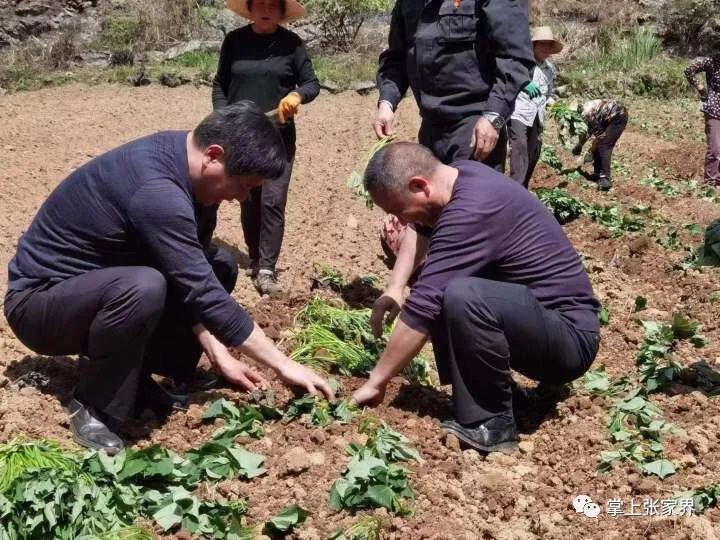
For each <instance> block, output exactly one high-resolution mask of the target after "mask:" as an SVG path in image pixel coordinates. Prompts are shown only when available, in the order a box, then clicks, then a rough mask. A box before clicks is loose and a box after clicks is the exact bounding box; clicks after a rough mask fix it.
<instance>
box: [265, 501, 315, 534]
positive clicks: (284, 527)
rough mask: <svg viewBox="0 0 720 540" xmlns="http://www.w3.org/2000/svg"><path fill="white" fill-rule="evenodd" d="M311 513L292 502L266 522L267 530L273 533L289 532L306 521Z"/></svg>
mask: <svg viewBox="0 0 720 540" xmlns="http://www.w3.org/2000/svg"><path fill="white" fill-rule="evenodd" d="M309 515H310V513H309V512H308V511H307V510H305V509H303V508H301V507H300V506H298V505H297V504H292V505H290V506H287V507H285V508H283V509H282V510H281V511H280V513H278V514H277V515H276V516H275V517H273V518H271V519H270V520H268V521H267V522H266V523H265V530H267V531H269V532H271V533H284V532H289V531H290V530H292V529H293V527H295V526H296V525H299V524H300V523H302V522H304V521H305V519H307V517H308V516H309Z"/></svg>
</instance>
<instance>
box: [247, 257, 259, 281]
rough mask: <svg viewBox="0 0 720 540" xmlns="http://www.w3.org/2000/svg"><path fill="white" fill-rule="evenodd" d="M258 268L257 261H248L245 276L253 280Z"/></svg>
mask: <svg viewBox="0 0 720 540" xmlns="http://www.w3.org/2000/svg"><path fill="white" fill-rule="evenodd" d="M259 267H260V261H258V260H257V259H250V265H249V266H248V267H247V268H246V269H245V275H246V276H248V277H251V278H255V277H256V276H257V274H258V268H259Z"/></svg>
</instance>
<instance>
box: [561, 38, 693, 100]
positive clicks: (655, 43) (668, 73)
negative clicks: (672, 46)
mask: <svg viewBox="0 0 720 540" xmlns="http://www.w3.org/2000/svg"><path fill="white" fill-rule="evenodd" d="M686 67H687V60H685V59H682V58H673V57H670V56H667V55H666V54H664V53H663V52H662V44H661V42H660V39H659V38H658V37H657V35H655V33H654V32H653V31H652V30H650V29H647V28H641V29H639V30H637V31H636V32H635V33H634V34H632V35H630V36H627V37H623V38H618V37H617V36H615V37H614V38H612V39H611V38H609V37H608V38H606V39H604V40H602V42H601V44H600V46H599V48H597V49H595V50H593V51H592V52H590V53H588V54H586V55H585V56H582V57H581V58H579V59H578V60H577V61H576V62H575V63H573V64H572V65H570V66H568V67H567V68H565V69H564V70H561V71H560V73H559V74H558V79H559V81H560V82H561V83H562V84H567V85H568V87H569V89H570V91H571V92H573V93H579V94H582V95H585V96H590V97H607V96H629V95H637V96H650V97H659V98H673V97H678V96H688V95H690V88H689V86H688V84H687V82H686V81H685V76H684V74H683V71H684V69H685V68H686Z"/></svg>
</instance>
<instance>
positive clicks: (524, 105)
mask: <svg viewBox="0 0 720 540" xmlns="http://www.w3.org/2000/svg"><path fill="white" fill-rule="evenodd" d="M532 43H533V53H534V55H535V61H536V62H537V66H535V69H534V70H533V79H532V82H531V83H530V85H532V87H535V88H537V91H538V93H539V95H538V96H537V97H530V95H528V93H526V92H520V93H519V94H518V97H517V100H516V101H515V111H514V112H513V114H512V116H511V117H510V149H511V150H510V178H512V179H513V180H515V181H517V182H520V183H522V185H524V186H525V187H528V185H529V184H530V178H531V177H532V173H533V171H534V170H535V165H537V162H538V159H539V158H540V149H541V148H542V132H543V125H544V123H545V105H546V104H548V103H552V98H553V95H554V93H555V75H556V73H557V70H556V69H555V66H554V65H553V64H551V63H550V61H548V58H549V57H550V56H551V55H553V54H557V53H559V52H560V51H562V50H563V47H564V45H563V43H562V42H560V41H558V40H557V39H555V38H554V36H553V33H552V29H551V28H550V27H549V26H540V27H538V28H535V29H533V32H532ZM530 85H528V86H530Z"/></svg>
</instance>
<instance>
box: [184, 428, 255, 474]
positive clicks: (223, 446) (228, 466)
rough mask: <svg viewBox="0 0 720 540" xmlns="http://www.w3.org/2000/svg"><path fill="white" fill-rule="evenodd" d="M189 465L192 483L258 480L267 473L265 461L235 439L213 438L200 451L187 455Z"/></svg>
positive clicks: (186, 469) (188, 469)
mask: <svg viewBox="0 0 720 540" xmlns="http://www.w3.org/2000/svg"><path fill="white" fill-rule="evenodd" d="M186 459H187V461H188V462H189V466H186V467H185V471H186V472H187V473H188V478H189V481H190V482H192V483H195V482H199V481H200V480H204V479H210V480H220V479H225V478H236V477H238V476H239V477H242V478H247V479H251V478H255V477H256V476H260V475H261V474H264V473H265V469H263V468H262V464H263V461H265V458H264V457H263V456H262V455H260V454H255V453H253V452H248V451H247V450H245V449H244V448H242V447H240V446H237V445H235V444H234V443H233V440H232V439H231V438H228V439H212V440H210V441H208V442H206V443H205V444H203V445H202V446H201V447H200V448H197V449H195V450H191V451H189V452H188V453H187V454H186Z"/></svg>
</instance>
